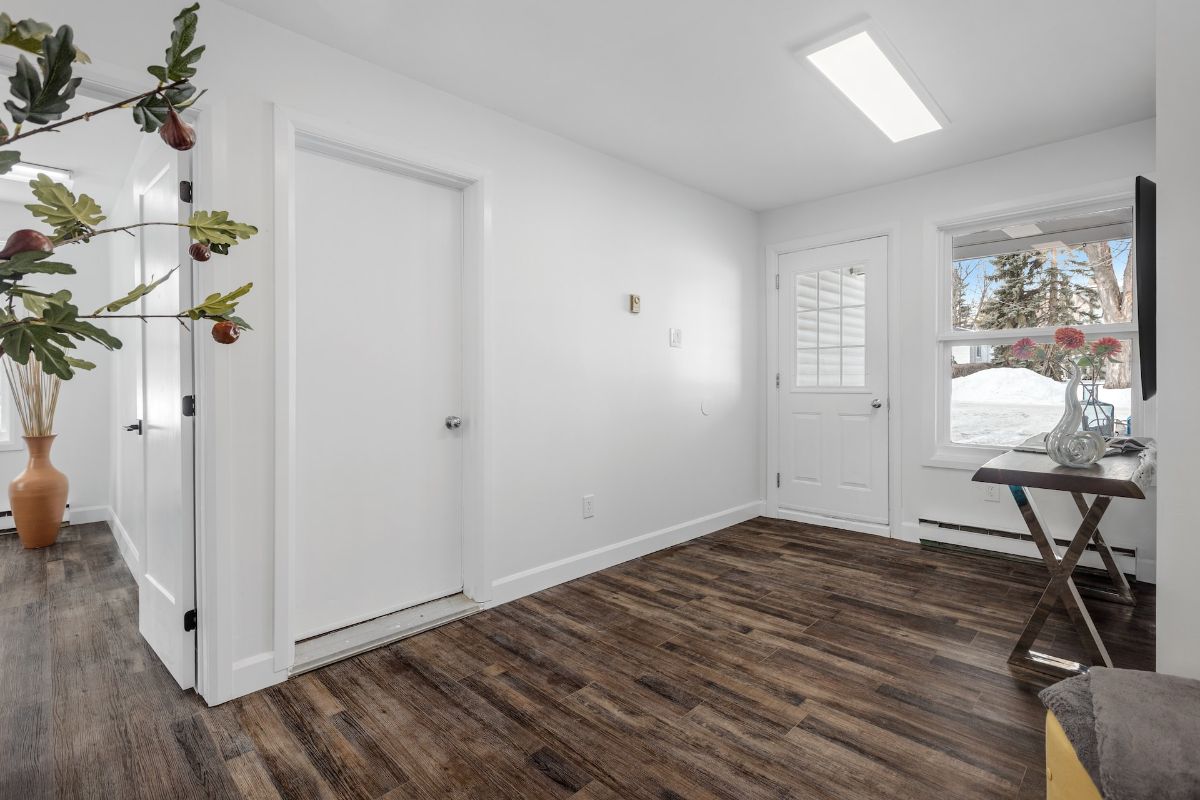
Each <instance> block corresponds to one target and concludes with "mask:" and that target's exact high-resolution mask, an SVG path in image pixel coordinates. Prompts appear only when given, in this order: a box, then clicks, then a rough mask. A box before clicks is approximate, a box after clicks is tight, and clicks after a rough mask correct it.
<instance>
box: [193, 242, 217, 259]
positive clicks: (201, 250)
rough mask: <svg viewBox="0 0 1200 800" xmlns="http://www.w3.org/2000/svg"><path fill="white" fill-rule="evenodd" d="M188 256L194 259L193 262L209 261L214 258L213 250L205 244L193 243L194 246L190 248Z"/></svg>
mask: <svg viewBox="0 0 1200 800" xmlns="http://www.w3.org/2000/svg"><path fill="white" fill-rule="evenodd" d="M188 255H190V256H191V257H192V260H193V261H208V260H209V259H210V258H212V250H210V249H209V248H208V245H206V244H204V243H203V242H193V243H192V246H191V247H189V248H188Z"/></svg>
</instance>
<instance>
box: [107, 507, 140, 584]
mask: <svg viewBox="0 0 1200 800" xmlns="http://www.w3.org/2000/svg"><path fill="white" fill-rule="evenodd" d="M105 510H106V511H107V512H108V528H109V530H111V531H112V535H113V538H114V539H116V540H117V549H118V550H120V551H121V557H122V558H124V559H125V566H126V567H128V568H129V574H130V575H132V576H133V578H134V580H137V576H138V572H139V571H140V569H139V568H140V567H141V564H142V558H141V554H139V553H138V549H137V547H136V546H135V545H134V543H133V539H131V538H129V531H127V530H125V526H124V525H122V524H121V518H120V517H118V516H117V512H115V511H113V509H112V507H111V506H106V507H105Z"/></svg>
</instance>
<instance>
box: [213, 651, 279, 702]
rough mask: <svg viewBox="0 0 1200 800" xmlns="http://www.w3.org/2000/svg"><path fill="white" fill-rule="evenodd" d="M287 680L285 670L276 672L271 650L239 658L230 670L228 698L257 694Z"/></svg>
mask: <svg viewBox="0 0 1200 800" xmlns="http://www.w3.org/2000/svg"><path fill="white" fill-rule="evenodd" d="M287 678H288V673H287V670H282V671H276V669H275V653H274V651H272V650H267V651H266V652H263V653H256V654H254V655H252V656H247V657H246V658H239V659H238V660H237V661H235V662H233V669H232V670H231V675H230V685H229V689H230V692H231V694H230V697H241V696H242V695H246V694H250V693H251V692H257V691H258V690H260V689H266V688H267V687H268V686H274V685H275V684H277V683H283V682H284V681H286V680H287ZM206 699H207V698H206ZM209 705H212V703H210V704H209Z"/></svg>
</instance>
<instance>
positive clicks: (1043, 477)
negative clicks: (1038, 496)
mask: <svg viewBox="0 0 1200 800" xmlns="http://www.w3.org/2000/svg"><path fill="white" fill-rule="evenodd" d="M1041 443H1042V437H1041V436H1035V437H1033V438H1032V439H1030V440H1029V441H1027V442H1026V443H1025V444H1026V445H1031V444H1041ZM1023 446H1024V445H1023ZM1156 456H1157V450H1156V449H1155V448H1154V447H1153V446H1151V447H1150V448H1148V449H1146V450H1142V451H1141V452H1137V453H1125V454H1122V455H1115V456H1106V457H1105V458H1102V459H1100V462H1099V463H1097V464H1092V465H1091V466H1088V467H1084V468H1082V469H1077V468H1074V467H1064V466H1060V465H1059V464H1056V463H1055V462H1054V461H1053V460H1052V459H1051V458H1050V456H1048V455H1046V454H1045V453H1029V452H1023V451H1021V450H1009V451H1008V452H1007V453H1003V454H1001V455H998V456H996V457H995V458H993V459H992V460H991V461H989V462H987V463H986V464H984V465H983V466H982V467H980V468H979V469H978V470H977V471H976V472H975V475H974V477H973V478H971V480H974V481H979V482H980V483H999V484H1003V485H1005V486H1024V487H1026V488H1030V489H1053V490H1055V491H1059V492H1082V493H1083V494H1102V495H1107V496H1109V497H1130V498H1134V499H1137V500H1143V499H1145V497H1146V492H1145V490H1146V488H1147V487H1148V486H1150V485H1151V483H1152V482H1153V480H1154V469H1155V464H1156Z"/></svg>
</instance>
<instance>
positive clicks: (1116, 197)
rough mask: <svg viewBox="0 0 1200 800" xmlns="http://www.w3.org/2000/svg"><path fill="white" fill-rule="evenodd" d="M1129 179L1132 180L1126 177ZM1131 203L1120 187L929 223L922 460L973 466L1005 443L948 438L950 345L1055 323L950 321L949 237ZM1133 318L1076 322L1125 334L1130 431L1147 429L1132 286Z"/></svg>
mask: <svg viewBox="0 0 1200 800" xmlns="http://www.w3.org/2000/svg"><path fill="white" fill-rule="evenodd" d="M1130 183H1132V181H1130ZM1123 206H1129V207H1132V206H1133V192H1132V191H1121V192H1114V193H1107V194H1099V193H1097V194H1092V195H1090V196H1088V197H1086V199H1080V200H1074V201H1068V202H1061V203H1054V202H1042V203H1033V204H1027V205H1023V206H1021V207H1019V208H1014V209H1012V210H1009V211H1006V212H999V213H997V212H993V213H990V214H980V215H973V216H970V217H963V218H958V219H951V220H943V221H940V222H936V223H934V224H933V225H932V226H931V231H932V234H933V247H932V253H933V255H934V259H935V260H934V270H935V275H936V277H935V280H934V286H935V287H936V292H937V295H936V298H935V313H934V316H933V325H932V328H933V331H932V333H933V341H932V344H933V347H932V348H931V352H932V353H933V369H934V376H935V380H934V404H933V415H932V417H933V425H932V432H931V433H932V436H931V438H932V442H931V444H932V452H931V453H930V455H929V457H928V458H927V459H926V461H925V465H926V466H934V467H948V468H957V469H974V468H977V467H978V466H980V465H981V464H983V463H984V462H985V461H987V460H989V459H991V458H993V457H994V456H996V455H999V454H1000V453H1003V452H1006V451H1007V450H1009V449H1010V448H1008V447H1002V446H995V445H980V444H968V443H961V442H954V441H952V440H951V433H950V422H951V420H950V415H951V407H950V395H951V380H952V379H951V377H950V374H951V364H952V363H953V359H952V349H953V348H954V347H956V346H958V347H962V346H974V345H1003V344H1011V343H1012V342H1014V341H1016V340H1017V339H1020V338H1022V337H1025V336H1028V337H1029V338H1031V339H1033V340H1034V341H1035V342H1038V343H1049V342H1051V341H1053V338H1054V331H1055V329H1056V328H1057V327H1059V326H1042V327H1035V328H1013V329H1011V330H1006V331H961V330H956V329H955V328H954V327H953V324H952V319H953V314H952V308H951V306H952V293H953V286H952V284H951V271H952V267H953V264H954V237H955V236H960V235H963V234H968V233H975V232H978V231H984V230H990V229H994V228H998V227H1002V226H1006V225H1013V224H1019V223H1022V222H1036V221H1037V220H1039V219H1045V218H1046V217H1047V216H1071V215H1075V214H1080V215H1081V214H1088V213H1095V212H1100V211H1107V210H1110V209H1113V208H1116V207H1123ZM1133 305H1134V307H1133V321H1131V322H1119V323H1097V324H1092V325H1080V326H1078V327H1079V328H1080V329H1081V330H1083V331H1084V332H1085V333H1086V334H1087V335H1088V338H1095V337H1099V336H1114V337H1116V338H1118V339H1122V340H1128V341H1130V343H1131V347H1132V351H1133V352H1132V353H1131V360H1130V371H1131V373H1132V378H1133V379H1132V382H1131V387H1130V391H1131V394H1132V399H1131V404H1130V413H1131V414H1132V416H1133V418H1134V430H1133V435H1143V436H1145V435H1152V433H1153V431H1152V430H1151V427H1152V426H1150V425H1148V424H1147V423H1148V420H1147V407H1146V406H1147V403H1146V402H1145V401H1143V400H1142V393H1141V374H1140V370H1139V368H1138V352H1137V350H1138V347H1137V346H1138V325H1137V305H1138V298H1137V292H1136V290H1135V292H1134V302H1133Z"/></svg>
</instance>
